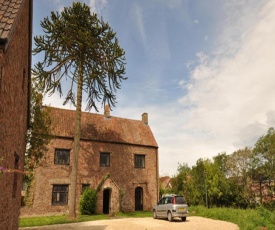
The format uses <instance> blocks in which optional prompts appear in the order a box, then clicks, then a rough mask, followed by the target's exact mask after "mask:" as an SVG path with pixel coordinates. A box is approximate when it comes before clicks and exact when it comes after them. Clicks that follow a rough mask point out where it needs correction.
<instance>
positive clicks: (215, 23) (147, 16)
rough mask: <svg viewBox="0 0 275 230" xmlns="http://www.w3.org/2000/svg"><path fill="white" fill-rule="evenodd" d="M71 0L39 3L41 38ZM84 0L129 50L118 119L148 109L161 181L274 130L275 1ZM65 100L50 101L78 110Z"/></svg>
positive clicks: (135, 116) (36, 23)
mask: <svg viewBox="0 0 275 230" xmlns="http://www.w3.org/2000/svg"><path fill="white" fill-rule="evenodd" d="M72 2H73V1H71V0H43V1H41V0H34V9H33V10H34V12H33V16H34V18H33V21H34V22H33V35H34V36H36V35H43V31H42V29H41V28H40V21H42V20H43V19H44V18H45V17H47V16H50V12H51V11H61V10H62V9H63V7H68V6H71V4H72ZM81 2H83V3H86V4H87V5H89V6H90V8H91V11H92V12H95V13H97V15H98V16H99V17H102V18H103V20H104V21H105V22H108V23H109V25H110V26H111V28H112V29H113V30H114V31H115V32H116V36H117V38H118V39H119V44H120V46H121V47H122V48H123V49H124V51H125V56H126V62H127V64H126V74H125V76H126V77H128V80H126V81H123V82H122V87H121V89H120V90H119V91H118V92H117V104H116V106H115V107H114V108H113V109H112V111H111V115H112V116H115V117H122V118H129V119H135V120H141V115H142V114H143V113H144V112H147V113H148V115H149V125H150V128H151V130H152V132H153V134H154V136H155V139H156V141H157V143H158V146H159V174H160V176H173V175H176V173H177V168H178V164H187V165H188V166H189V167H192V166H194V165H195V164H196V162H197V160H198V159H200V158H201V159H212V158H213V157H214V156H217V155H218V154H219V153H224V152H225V153H227V154H232V153H233V152H234V151H236V150H238V149H242V148H245V147H246V146H247V147H253V146H254V144H255V143H256V141H257V140H258V138H259V137H261V136H262V135H265V134H266V133H267V130H268V128H270V127H275V1H274V0H261V1H258V0H223V1H220V0H208V1H205V0H169V1H167V0H131V1H129V0H83V1H81ZM39 58H40V57H39V55H37V56H34V57H33V64H35V63H37V61H39ZM68 84H69V83H68ZM63 99H64V98H62V97H61V98H60V96H59V95H57V94H54V95H52V96H51V97H45V99H44V103H45V104H47V105H51V106H54V107H61V108H68V109H74V107H73V106H72V105H70V104H67V105H66V106H65V107H64V106H63V105H62V104H63ZM83 103H84V104H85V101H84V102H83ZM84 108H85V106H84ZM91 112H94V113H95V112H96V111H94V110H92V111H91ZM99 113H101V114H102V113H103V108H101V107H100V111H99Z"/></svg>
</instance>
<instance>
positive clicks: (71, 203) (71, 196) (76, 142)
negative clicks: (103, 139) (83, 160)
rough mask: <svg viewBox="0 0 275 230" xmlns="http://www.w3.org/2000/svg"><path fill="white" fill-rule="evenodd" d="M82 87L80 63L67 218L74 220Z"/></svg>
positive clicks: (80, 66) (80, 67)
mask: <svg viewBox="0 0 275 230" xmlns="http://www.w3.org/2000/svg"><path fill="white" fill-rule="evenodd" d="M82 85H83V73H82V62H80V65H79V72H78V82H77V99H76V112H75V133H74V148H73V154H72V155H73V162H72V171H71V185H70V190H69V217H70V218H76V191H77V174H78V155H79V145H80V130H81V105H82Z"/></svg>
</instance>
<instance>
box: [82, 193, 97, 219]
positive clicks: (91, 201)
mask: <svg viewBox="0 0 275 230" xmlns="http://www.w3.org/2000/svg"><path fill="white" fill-rule="evenodd" d="M96 201H97V194H96V191H95V190H93V189H91V188H86V189H85V190H84V192H83V194H82V196H81V199H80V213H81V214H82V215H91V214H95V211H96Z"/></svg>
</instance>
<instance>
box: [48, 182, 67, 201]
mask: <svg viewBox="0 0 275 230" xmlns="http://www.w3.org/2000/svg"><path fill="white" fill-rule="evenodd" d="M68 196H69V185H68V184H53V188H52V205H67V204H68Z"/></svg>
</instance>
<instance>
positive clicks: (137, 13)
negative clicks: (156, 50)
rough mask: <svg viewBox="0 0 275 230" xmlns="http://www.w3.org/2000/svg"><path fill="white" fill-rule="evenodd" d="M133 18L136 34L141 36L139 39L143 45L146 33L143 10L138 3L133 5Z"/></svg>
mask: <svg viewBox="0 0 275 230" xmlns="http://www.w3.org/2000/svg"><path fill="white" fill-rule="evenodd" d="M134 18H135V21H136V26H137V29H138V32H139V33H138V34H139V35H140V37H141V40H142V42H143V44H144V45H145V43H146V34H145V27H144V22H143V10H142V8H141V6H140V5H139V4H135V5H134Z"/></svg>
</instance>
